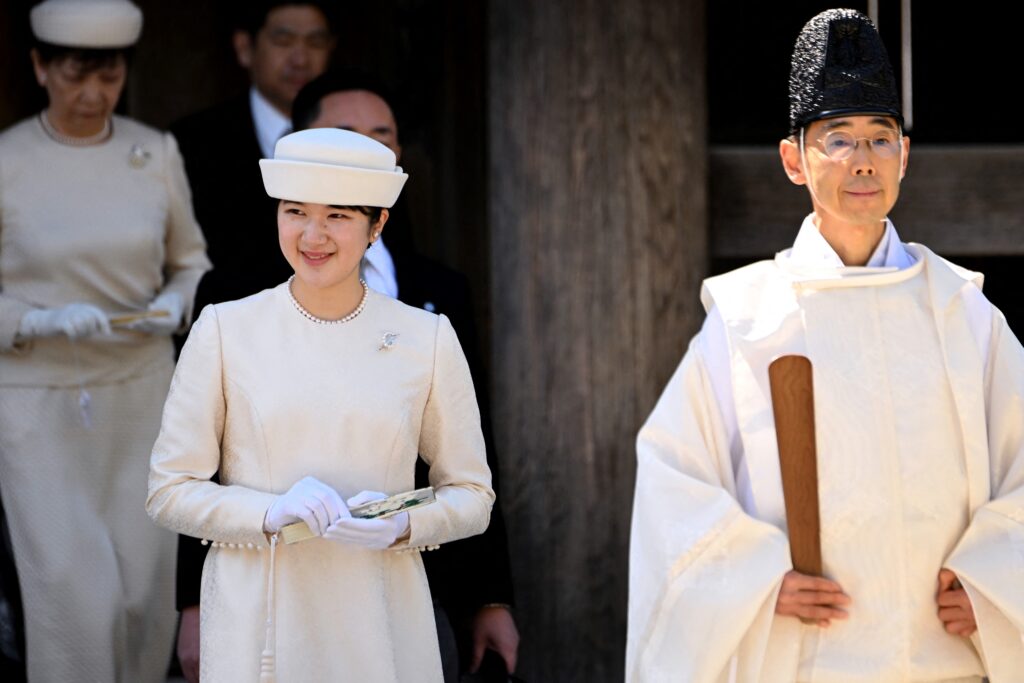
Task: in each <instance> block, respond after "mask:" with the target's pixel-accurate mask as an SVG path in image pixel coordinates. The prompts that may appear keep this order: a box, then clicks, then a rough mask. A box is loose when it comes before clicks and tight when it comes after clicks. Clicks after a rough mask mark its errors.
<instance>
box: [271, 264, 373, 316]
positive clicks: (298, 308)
mask: <svg viewBox="0 0 1024 683" xmlns="http://www.w3.org/2000/svg"><path fill="white" fill-rule="evenodd" d="M294 279H295V276H294V275H292V276H291V277H290V278H288V298H289V299H291V300H292V305H293V306H295V310H296V311H298V312H299V313H301V314H302V316H303V317H304V318H306V319H307V320H312V321H313V322H315V323H316V324H317V325H340V324H342V323H347V322H348V321H350V320H352V319H353V318H355V317H356V316H357V315H359V314H360V313H362V312H363V309H364V308H366V296H367V294H369V292H370V288H369V287H367V286H366V280H364V279H362V278H359V284H361V285H362V286H363V298H362V299H360V300H359V305H358V306H356V310H354V311H352V312H351V313H349V314H348V315H346V316H345V317H344V318H339V319H337V320H325V319H324V318H318V317H316V316H315V315H313V314H312V313H310V312H309V311H307V310H306V309H305V308H303V307H302V304H300V303H299V302H298V300H297V299H296V298H295V295H294V294H292V280H294Z"/></svg>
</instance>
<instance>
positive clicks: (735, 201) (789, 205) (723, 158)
mask: <svg viewBox="0 0 1024 683" xmlns="http://www.w3.org/2000/svg"><path fill="white" fill-rule="evenodd" d="M709 167H710V189H711V254H712V256H714V257H718V258H758V257H764V256H767V255H770V254H773V253H774V252H776V251H779V250H781V249H784V248H786V247H788V246H789V245H790V244H791V243H792V241H793V237H794V236H795V235H796V232H797V229H798V228H799V227H800V222H801V221H802V220H803V218H804V216H806V215H807V214H808V213H809V212H810V210H811V203H810V199H809V197H808V194H807V190H806V189H804V188H802V187H797V186H794V185H793V184H791V183H790V182H789V180H788V179H787V178H786V176H785V174H784V173H783V171H782V166H781V163H780V161H779V153H778V150H777V148H775V147H767V146H766V147H726V146H719V147H713V148H711V150H710V162H709ZM1022 183H1024V145H1003V146H999V147H996V146H952V145H944V146H942V147H937V146H919V147H912V149H911V153H910V165H909V167H908V169H907V177H906V178H905V179H904V181H903V186H902V188H901V191H900V199H899V201H898V202H897V204H896V208H895V209H894V210H893V213H892V220H893V222H894V223H895V224H896V227H897V229H898V230H899V233H900V237H902V238H903V240H904V241H908V242H921V243H923V244H925V245H927V246H928V247H929V248H931V249H932V250H934V251H936V252H938V253H940V254H948V255H960V256H991V255H999V256H1015V255H1016V256H1019V255H1024V191H1021V185H1022Z"/></svg>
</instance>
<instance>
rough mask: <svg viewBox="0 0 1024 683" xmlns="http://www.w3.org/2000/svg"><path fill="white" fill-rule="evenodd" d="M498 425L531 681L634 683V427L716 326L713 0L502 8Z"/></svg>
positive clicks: (497, 93)
mask: <svg viewBox="0 0 1024 683" xmlns="http://www.w3.org/2000/svg"><path fill="white" fill-rule="evenodd" d="M489 13H490V16H489V25H490V33H489V35H490V53H489V67H488V76H489V77H488V102H489V117H488V120H489V156H490V164H489V174H488V175H489V186H490V190H489V201H490V205H489V215H490V221H489V223H490V229H491V238H490V242H491V278H492V283H491V292H492V294H491V301H492V313H493V325H492V346H493V353H492V366H493V372H492V374H493V378H494V387H493V389H494V404H495V405H494V407H495V416H494V417H495V423H496V424H495V427H496V433H497V440H498V443H499V444H500V445H501V448H502V450H501V458H502V463H501V474H502V487H503V491H502V493H503V505H504V506H505V507H504V510H505V514H506V517H507V518H508V524H509V532H510V539H511V547H512V549H513V569H514V578H515V580H516V589H517V594H518V603H519V612H518V613H519V617H520V625H521V628H522V631H523V634H524V644H523V658H522V671H523V675H524V677H525V678H526V680H528V681H559V682H571V681H587V682H591V681H620V680H622V676H623V665H624V658H625V625H626V586H627V583H626V581H627V556H628V535H629V523H630V515H631V504H632V495H633V482H634V474H635V460H636V458H635V450H634V440H635V436H636V432H637V430H638V429H639V427H640V426H641V424H642V422H643V420H644V419H645V418H646V416H647V414H648V413H649V412H650V410H651V408H652V407H653V405H654V402H655V400H656V398H657V396H658V395H659V393H660V391H661V389H662V388H663V386H664V384H665V382H666V381H667V380H668V377H669V376H670V374H671V372H672V370H673V369H674V367H675V365H676V364H677V363H678V361H679V359H680V357H681V356H682V354H683V352H684V350H685V348H686V344H687V341H688V338H689V337H690V336H691V335H692V334H693V333H694V332H695V331H696V329H697V327H698V325H699V322H700V320H701V319H702V317H703V314H702V312H701V310H700V307H699V303H698V286H699V282H700V279H701V278H702V276H703V275H704V273H705V269H706V261H707V244H706V220H707V207H706V147H705V139H706V120H705V119H706V117H705V112H704V87H705V84H704V73H705V69H704V3H703V2H702V1H700V0H684V1H680V0H638V1H635V2H629V3H622V2H617V1H616V0H583V1H577V2H570V1H567V0H547V1H542V0H524V1H522V2H514V3H513V2H492V3H491V4H490V6H489Z"/></svg>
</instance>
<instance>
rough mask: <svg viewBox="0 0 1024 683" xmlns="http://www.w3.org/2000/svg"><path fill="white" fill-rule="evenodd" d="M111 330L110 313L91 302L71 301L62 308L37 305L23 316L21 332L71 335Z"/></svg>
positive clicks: (87, 334) (104, 332) (42, 334)
mask: <svg viewBox="0 0 1024 683" xmlns="http://www.w3.org/2000/svg"><path fill="white" fill-rule="evenodd" d="M97 333H102V334H110V323H109V322H107V314H106V313H104V312H103V311H101V310H100V309H99V308H97V307H96V306H93V305H92V304H68V305H66V306H61V307H60V308H37V309H34V310H31V311H29V312H28V313H26V314H25V315H23V316H21V322H19V323H18V336H20V337H23V338H25V339H31V338H33V337H52V336H55V335H58V334H65V335H67V336H68V337H70V338H71V339H75V338H76V337H88V336H89V335H93V334H97Z"/></svg>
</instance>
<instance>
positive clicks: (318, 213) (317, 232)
mask: <svg viewBox="0 0 1024 683" xmlns="http://www.w3.org/2000/svg"><path fill="white" fill-rule="evenodd" d="M387 219H388V210H387V209H383V208H380V207H368V206H334V205H325V204H306V203H303V202H293V201H290V200H282V201H281V204H280V207H279V209H278V217H277V222H278V236H279V239H280V242H281V251H282V252H283V253H284V257H285V259H287V261H288V264H289V265H290V266H291V267H292V269H293V270H294V271H295V278H294V279H293V281H292V290H291V291H292V295H293V296H295V298H296V300H298V301H300V302H302V303H303V306H304V308H305V310H307V311H309V312H311V313H312V314H314V315H315V316H316V317H319V318H326V319H336V318H341V317H343V316H345V315H347V314H348V313H350V312H351V311H352V310H354V309H355V307H356V306H357V305H358V304H359V302H360V301H361V299H362V297H363V287H362V286H361V285H360V282H359V264H360V261H361V260H362V258H363V254H364V253H365V251H366V249H368V248H369V245H371V244H373V242H376V241H377V240H378V239H380V234H381V232H382V231H383V230H384V224H385V223H386V222H387Z"/></svg>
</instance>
